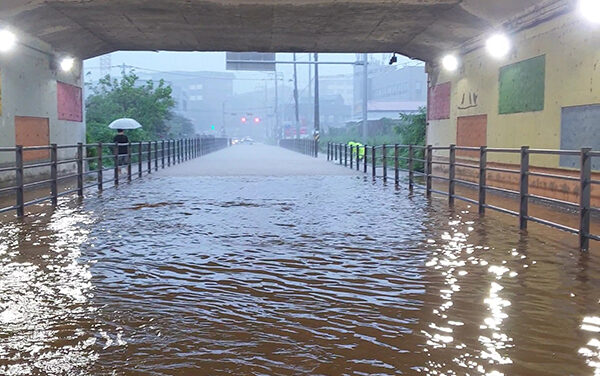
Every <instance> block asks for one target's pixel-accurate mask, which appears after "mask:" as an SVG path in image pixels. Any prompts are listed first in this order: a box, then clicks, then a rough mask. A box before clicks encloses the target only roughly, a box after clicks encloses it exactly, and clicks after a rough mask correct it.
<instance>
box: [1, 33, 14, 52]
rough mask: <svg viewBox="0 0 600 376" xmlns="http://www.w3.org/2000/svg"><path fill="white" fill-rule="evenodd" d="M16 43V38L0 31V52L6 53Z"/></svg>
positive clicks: (12, 34)
mask: <svg viewBox="0 0 600 376" xmlns="http://www.w3.org/2000/svg"><path fill="white" fill-rule="evenodd" d="M16 43H17V37H16V36H15V34H14V33H12V32H10V31H9V30H6V29H4V30H0V52H8V51H10V50H12V49H13V47H14V46H15V44H16Z"/></svg>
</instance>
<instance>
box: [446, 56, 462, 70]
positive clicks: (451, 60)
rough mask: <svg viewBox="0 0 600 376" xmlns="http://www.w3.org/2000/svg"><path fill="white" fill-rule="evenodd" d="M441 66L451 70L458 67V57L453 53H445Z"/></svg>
mask: <svg viewBox="0 0 600 376" xmlns="http://www.w3.org/2000/svg"><path fill="white" fill-rule="evenodd" d="M442 66H443V67H444V69H445V70H447V71H450V72H453V71H455V70H456V69H457V68H458V59H457V58H456V56H454V55H446V56H444V58H443V59H442Z"/></svg>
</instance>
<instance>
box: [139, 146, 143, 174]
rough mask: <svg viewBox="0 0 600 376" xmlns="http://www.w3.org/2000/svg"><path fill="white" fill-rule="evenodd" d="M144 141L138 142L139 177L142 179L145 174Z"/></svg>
mask: <svg viewBox="0 0 600 376" xmlns="http://www.w3.org/2000/svg"><path fill="white" fill-rule="evenodd" d="M142 145H143V144H142V141H140V142H138V177H140V178H141V177H142V175H143V174H144V171H143V167H142V148H143V146H142Z"/></svg>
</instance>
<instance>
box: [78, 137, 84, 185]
mask: <svg viewBox="0 0 600 376" xmlns="http://www.w3.org/2000/svg"><path fill="white" fill-rule="evenodd" d="M77 196H79V197H83V143H82V142H78V143H77Z"/></svg>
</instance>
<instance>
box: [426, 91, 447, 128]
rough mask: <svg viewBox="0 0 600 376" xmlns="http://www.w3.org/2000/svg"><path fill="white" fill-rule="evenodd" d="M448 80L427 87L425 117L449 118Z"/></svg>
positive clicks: (435, 118)
mask: <svg viewBox="0 0 600 376" xmlns="http://www.w3.org/2000/svg"><path fill="white" fill-rule="evenodd" d="M450 85H451V84H450V82H446V83H443V84H439V85H436V86H432V87H430V88H429V98H428V99H429V100H428V103H427V108H428V110H427V118H428V119H429V120H441V119H450V89H451V86H450Z"/></svg>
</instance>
